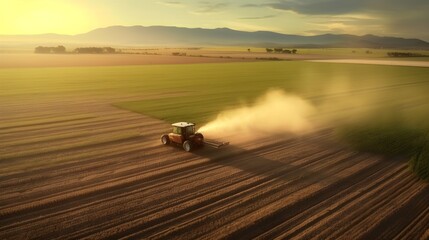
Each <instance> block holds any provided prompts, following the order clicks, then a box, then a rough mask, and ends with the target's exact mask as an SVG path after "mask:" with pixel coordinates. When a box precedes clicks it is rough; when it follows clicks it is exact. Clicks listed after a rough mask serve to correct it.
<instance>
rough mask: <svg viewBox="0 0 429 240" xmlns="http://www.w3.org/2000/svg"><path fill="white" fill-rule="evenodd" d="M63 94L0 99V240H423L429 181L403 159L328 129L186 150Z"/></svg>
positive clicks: (103, 104) (138, 119)
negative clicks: (335, 136) (343, 141)
mask: <svg viewBox="0 0 429 240" xmlns="http://www.w3.org/2000/svg"><path fill="white" fill-rule="evenodd" d="M65 99H66V98H62V96H58V97H57V98H56V99H55V101H53V98H52V97H49V98H48V97H46V98H43V97H41V98H40V99H38V100H37V101H35V100H34V99H27V100H25V99H21V100H20V102H17V101H15V100H9V101H7V100H3V101H0V108H1V109H2V111H6V112H8V114H7V115H2V116H0V135H1V136H2V137H1V138H0V150H1V152H0V153H1V155H0V189H1V192H2V193H1V194H0V238H1V239H26V238H37V239H80V238H88V239H99V238H111V239H118V238H137V239H141V238H148V239H159V238H164V239H200V238H204V239H219V238H230V239H249V238H256V237H258V238H268V239H271V238H275V237H278V238H282V239H419V238H425V236H426V237H427V236H428V228H429V204H428V201H427V199H429V186H428V185H427V184H426V183H424V182H421V181H419V180H418V179H417V178H416V177H414V176H413V174H412V173H410V172H409V170H408V167H407V163H406V161H404V160H403V159H394V158H385V157H381V156H376V155H371V154H365V153H357V152H354V151H351V150H349V149H347V148H345V147H343V146H341V145H339V144H337V143H336V142H335V141H334V140H332V137H331V131H330V130H321V131H319V132H317V133H315V134H311V135H308V136H302V137H290V138H284V139H274V138H268V139H261V140H260V141H258V142H257V143H256V142H255V143H246V144H241V145H236V144H234V139H228V140H230V141H231V142H232V145H231V146H229V147H226V148H223V149H211V148H209V147H206V148H203V149H197V150H195V151H194V152H192V153H186V152H184V151H183V150H182V149H181V148H179V147H174V146H167V147H166V146H161V144H160V139H159V137H160V135H161V134H162V133H163V132H165V131H168V129H169V125H168V124H166V123H165V122H161V121H158V120H155V119H151V118H149V117H145V116H142V115H138V114H135V113H131V112H127V111H123V110H119V109H115V108H113V107H111V106H110V105H109V103H110V101H111V99H102V98H93V97H90V96H88V97H80V98H79V99H69V98H67V100H65ZM122 100H127V99H125V98H124V99H122ZM115 101H116V100H115ZM70 102H73V104H70ZM36 105H37V108H35V106H36ZM34 109H37V111H35V110H34ZM63 116H66V117H67V118H62V117H63ZM31 121H34V123H31Z"/></svg>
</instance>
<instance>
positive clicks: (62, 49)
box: [52, 46, 66, 53]
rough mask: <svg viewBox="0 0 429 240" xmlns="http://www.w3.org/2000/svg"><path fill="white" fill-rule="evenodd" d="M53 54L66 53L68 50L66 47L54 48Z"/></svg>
mask: <svg viewBox="0 0 429 240" xmlns="http://www.w3.org/2000/svg"><path fill="white" fill-rule="evenodd" d="M52 52H54V53H65V52H66V48H65V47H64V46H57V47H53V48H52Z"/></svg>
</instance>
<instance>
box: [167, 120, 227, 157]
mask: <svg viewBox="0 0 429 240" xmlns="http://www.w3.org/2000/svg"><path fill="white" fill-rule="evenodd" d="M171 126H172V127H173V132H171V133H169V134H164V135H162V136H161V142H162V144H164V145H168V144H170V143H174V144H176V145H181V146H182V147H183V149H185V151H187V152H190V151H191V150H192V149H194V148H196V147H201V146H204V145H209V146H212V147H215V148H219V147H222V146H226V145H228V144H229V142H218V141H214V140H210V141H207V140H204V136H203V134H201V133H198V132H195V124H194V123H189V122H178V123H173V124H171Z"/></svg>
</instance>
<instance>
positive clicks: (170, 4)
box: [157, 1, 185, 7]
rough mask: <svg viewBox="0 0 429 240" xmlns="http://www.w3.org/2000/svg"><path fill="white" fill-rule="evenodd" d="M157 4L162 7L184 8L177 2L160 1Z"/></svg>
mask: <svg viewBox="0 0 429 240" xmlns="http://www.w3.org/2000/svg"><path fill="white" fill-rule="evenodd" d="M157 3H159V4H161V5H164V6H168V7H184V6H185V5H184V4H183V3H182V2H179V1H160V2H157Z"/></svg>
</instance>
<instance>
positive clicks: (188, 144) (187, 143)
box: [183, 140, 192, 152]
mask: <svg viewBox="0 0 429 240" xmlns="http://www.w3.org/2000/svg"><path fill="white" fill-rule="evenodd" d="M183 149H185V151H187V152H190V151H191V150H192V143H191V141H189V140H186V141H185V142H184V143H183Z"/></svg>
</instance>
